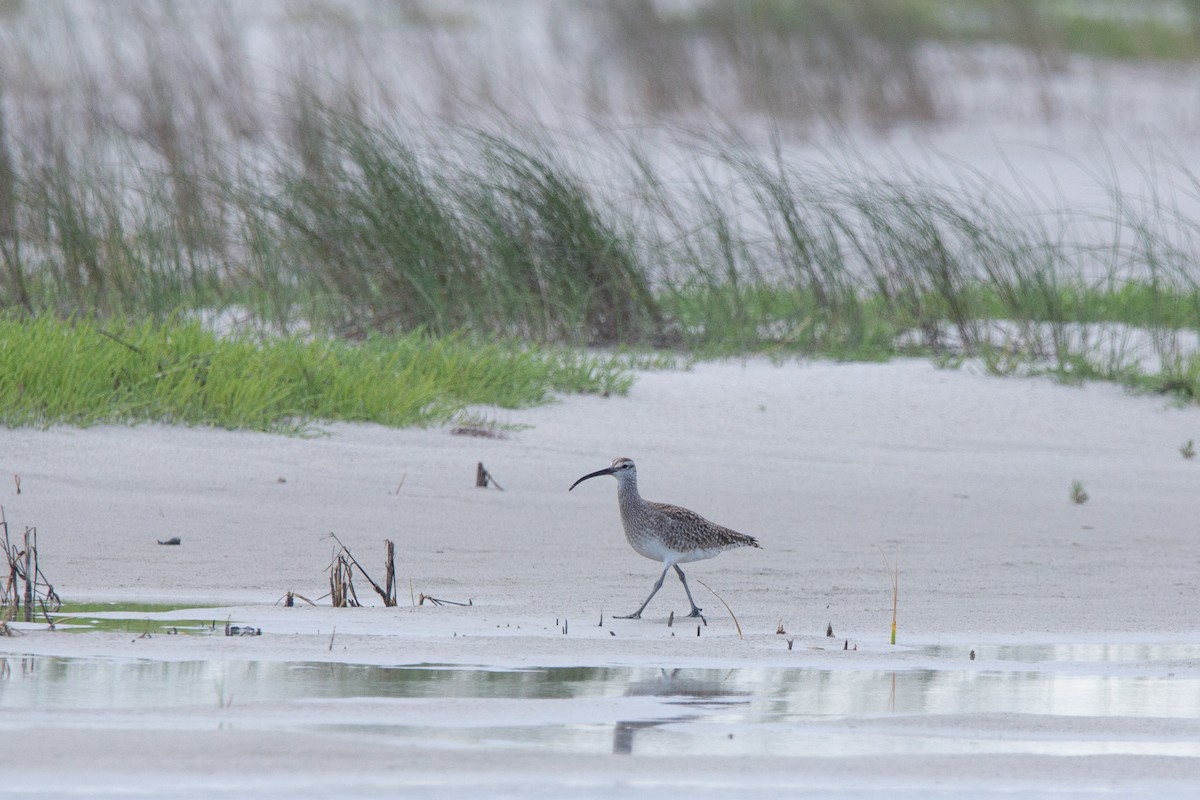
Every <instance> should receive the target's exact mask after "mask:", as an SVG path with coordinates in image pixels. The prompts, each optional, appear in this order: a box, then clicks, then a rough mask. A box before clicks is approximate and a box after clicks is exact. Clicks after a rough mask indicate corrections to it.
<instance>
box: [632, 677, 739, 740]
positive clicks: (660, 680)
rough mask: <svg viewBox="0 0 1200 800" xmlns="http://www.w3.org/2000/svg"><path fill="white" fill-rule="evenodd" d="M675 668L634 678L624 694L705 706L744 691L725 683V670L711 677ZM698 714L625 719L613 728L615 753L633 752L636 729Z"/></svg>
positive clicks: (678, 720) (689, 718)
mask: <svg viewBox="0 0 1200 800" xmlns="http://www.w3.org/2000/svg"><path fill="white" fill-rule="evenodd" d="M681 672H682V671H681V670H678V669H671V670H667V669H664V670H661V671H660V672H659V675H658V676H657V677H655V678H649V679H647V680H641V681H636V682H634V683H632V684H630V685H629V688H628V689H626V690H625V696H626V697H661V698H664V699H668V701H669V702H671V703H672V704H676V705H685V706H690V705H695V706H706V705H710V704H712V703H714V702H718V701H720V700H724V699H726V698H730V697H739V696H743V695H745V694H746V692H731V691H729V690H728V689H727V688H726V686H725V678H726V677H728V674H726V675H725V676H723V677H714V676H712V675H711V673H709V674H702V675H682V674H680V673H681ZM700 716H701V714H699V713H696V714H689V715H686V716H683V717H668V718H664V719H643V720H626V721H621V722H618V723H617V724H616V725H615V726H614V728H613V749H612V751H613V752H614V753H632V752H633V740H634V736H635V735H636V734H637V732H638V731H640V730H643V729H645V728H654V727H657V726H659V725H665V724H667V723H670V722H686V721H688V720H694V719H698V718H700Z"/></svg>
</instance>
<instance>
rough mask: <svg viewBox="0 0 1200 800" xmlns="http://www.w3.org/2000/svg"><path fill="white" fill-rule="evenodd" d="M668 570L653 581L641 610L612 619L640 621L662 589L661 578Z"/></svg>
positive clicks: (665, 575)
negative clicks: (647, 607)
mask: <svg viewBox="0 0 1200 800" xmlns="http://www.w3.org/2000/svg"><path fill="white" fill-rule="evenodd" d="M669 569H670V567H667V568H666V569H664V570H663V571H662V575H659V576H658V580H657V581H655V583H654V588H653V589H651V590H650V596H649V597H647V598H646V602H644V603H642V607H641V608H639V609H638V610H637V611H635V612H633V613H632V614H630V615H629V616H627V617H613V619H641V618H642V612H643V611H645V610H646V606H648V605H650V601H651V600H652V599H654V595H655V594H656V593H657V592H658V590H659V589H661V588H662V582H663V578H665V577H667V570H669ZM676 569H678V567H676ZM686 585H687V584H684V586H686ZM693 605H695V604H694V603H693Z"/></svg>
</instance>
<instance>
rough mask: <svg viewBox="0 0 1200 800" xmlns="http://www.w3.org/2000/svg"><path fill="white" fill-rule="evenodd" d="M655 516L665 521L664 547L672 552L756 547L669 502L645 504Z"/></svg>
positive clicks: (754, 541) (750, 538) (749, 540)
mask: <svg viewBox="0 0 1200 800" xmlns="http://www.w3.org/2000/svg"><path fill="white" fill-rule="evenodd" d="M647 505H649V506H650V508H651V509H653V510H654V513H655V514H659V515H661V516H662V517H664V518H665V519H666V521H667V524H666V527H665V533H666V537H665V538H666V544H667V545H668V546H670V547H671V548H672V549H675V550H679V551H686V550H708V549H711V548H718V549H721V550H728V549H729V548H731V547H760V546H761V545H759V543H758V540H757V539H755V538H754V537H753V536H747V535H746V534H744V533H738V532H737V531H735V530H731V529H729V528H726V527H725V526H724V525H718V524H716V523H715V522H711V521H709V520H707V519H705V518H704V517H702V516H700V515H699V514H697V513H696V512H695V511H690V510H688V509H686V508H682V507H680V506H673V505H670V504H669V503H647Z"/></svg>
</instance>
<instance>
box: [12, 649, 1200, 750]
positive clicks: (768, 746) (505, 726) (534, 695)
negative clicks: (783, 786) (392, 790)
mask: <svg viewBox="0 0 1200 800" xmlns="http://www.w3.org/2000/svg"><path fill="white" fill-rule="evenodd" d="M1154 652H1156V651H1154V650H1145V651H1142V650H1139V651H1137V653H1136V655H1137V657H1138V658H1139V659H1142V657H1143V656H1144V655H1146V654H1153V653H1154ZM1162 654H1165V655H1166V656H1167V657H1175V656H1177V655H1178V654H1177V653H1175V652H1173V651H1170V652H1168V651H1160V655H1162ZM1019 655H1020V656H1021V661H1016V660H1014V661H1012V662H1010V663H1008V664H1007V665H1006V664H1004V663H1002V662H1001V661H1000V660H999V659H998V658H995V657H994V656H993V655H991V654H987V653H986V652H985V653H984V654H983V655H982V656H981V658H980V661H977V662H975V663H974V664H973V665H972V666H970V667H960V664H961V661H958V660H956V661H953V662H950V661H948V663H947V666H946V668H939V669H935V668H925V669H911V670H890V669H889V670H878V669H862V670H860V669H804V668H777V667H764V668H745V667H742V668H737V669H732V670H710V669H685V670H659V669H649V668H628V667H556V668H546V669H488V668H480V667H456V666H446V665H435V664H430V665H419V666H402V667H397V666H372V665H357V664H341V663H317V662H290V663H289V662H267V661H214V662H209V661H181V662H158V661H139V660H119V659H103V658H57V657H51V656H9V657H0V713H2V714H3V715H4V718H5V720H6V721H8V722H9V723H10V724H15V725H20V724H22V720H23V719H33V718H35V717H36V716H37V714H42V713H54V714H55V715H56V717H55V718H56V720H58V724H78V725H81V726H91V725H95V724H98V723H97V721H98V720H99V722H100V723H104V722H105V721H106V720H108V721H109V724H113V723H111V720H113V719H114V718H117V717H120V715H122V714H124V715H125V716H124V717H120V719H122V720H126V721H124V722H122V723H121V724H134V725H151V726H168V727H169V726H172V725H178V724H182V723H181V722H179V720H180V719H187V720H188V721H189V722H188V724H201V725H205V724H214V722H215V723H216V724H226V723H228V722H229V721H230V720H236V722H237V724H238V725H239V726H242V727H257V728H261V729H270V728H272V727H273V726H283V725H286V726H288V727H290V728H296V727H300V728H305V729H309V730H328V731H363V732H372V733H383V734H387V735H391V736H398V737H406V738H411V739H413V740H414V741H421V742H431V741H437V742H442V743H446V744H450V745H454V746H468V747H495V746H506V747H507V746H533V747H539V748H549V749H553V750H557V751H564V752H597V751H599V750H601V749H604V750H608V749H611V751H612V752H616V753H633V754H639V753H678V752H720V753H740V752H745V753H751V752H752V753H756V754H760V755H761V754H774V753H778V754H797V753H802V754H811V755H818V754H827V755H844V754H846V753H847V750H848V748H849V749H851V750H854V749H855V748H857V750H856V751H857V752H864V753H871V752H881V751H886V752H900V751H905V750H904V748H912V747H917V746H918V745H917V744H914V743H920V744H919V747H923V748H925V749H926V751H928V749H929V748H931V747H932V748H935V749H938V750H939V751H942V752H945V751H948V750H947V749H948V748H949V749H951V750H952V749H953V748H954V747H959V746H965V745H963V742H962V741H961V740H960V737H958V736H955V735H945V734H940V733H939V734H936V735H935V734H929V735H927V736H926V737H925V738H924V739H922V738H921V737H920V736H918V737H916V738H914V737H913V736H911V735H909V734H908V732H907V731H899V729H892V728H889V729H888V730H889V733H887V735H883V734H879V733H867V732H866V730H867V728H871V727H872V726H874V727H876V728H878V727H880V726H882V727H885V728H886V727H887V726H888V725H889V724H890V723H889V720H909V721H911V722H905V723H904V727H908V726H910V724H916V725H918V726H919V725H924V724H926V723H923V722H921V720H927V721H929V722H928V725H927V727H931V728H934V727H936V726H937V725H940V724H944V720H946V719H949V718H953V717H954V716H955V715H967V716H971V715H974V716H971V718H977V717H978V715H991V714H996V715H1009V716H1010V717H1011V716H1012V715H1029V716H1030V718H1031V719H1034V718H1036V719H1042V720H1046V719H1047V718H1058V719H1067V718H1085V719H1092V718H1110V719H1113V720H1115V721H1116V723H1114V725H1113V726H1112V728H1113V730H1120V729H1121V725H1120V720H1123V719H1126V718H1136V719H1140V720H1146V719H1149V718H1161V719H1172V718H1173V719H1176V720H1190V721H1191V723H1189V724H1194V719H1193V717H1194V710H1195V709H1196V708H1200V677H1198V676H1197V674H1196V671H1195V670H1190V671H1185V672H1184V673H1183V674H1182V675H1181V676H1180V677H1174V676H1172V675H1170V674H1168V673H1166V672H1161V673H1160V674H1157V675H1147V674H1125V673H1121V672H1117V673H1111V672H1106V671H1104V670H1099V669H1097V670H1092V671H1091V672H1088V673H1083V674H1079V673H1075V672H1071V671H1062V670H1059V671H1054V670H1038V669H1033V668H1030V667H1029V666H1028V662H1029V659H1030V655H1029V654H1028V653H1021V654H1019ZM1084 655H1087V653H1086V652H1085V653H1084ZM1143 660H1144V659H1143ZM1005 667H1008V668H1005ZM184 710H186V713H183V712H184ZM14 712H29V713H27V714H25V715H22V714H20V713H14ZM35 712H36V713H35ZM114 715H116V716H114ZM914 718H915V719H914ZM128 720H132V721H131V722H130V721H128ZM64 721H65V722H64ZM846 721H849V722H852V723H853V724H852V725H850V726H846V725H842V724H841V723H843V722H846ZM833 723H838V725H835V726H834V727H833V728H831V727H830V725H831V724H833ZM24 724H36V723H35V722H27V723H24ZM1028 724H1029V725H1030V728H1031V731H1032V730H1033V729H1036V728H1038V727H1039V726H1040V725H1042V724H1043V723H1036V724H1035V723H1028ZM1179 724H1183V723H1182V722H1181V723H1179ZM830 730H833V731H835V732H837V733H838V734H839V735H838V736H834V737H832V738H830ZM893 730H895V731H899V732H892V731H893ZM780 732H785V733H789V734H791V735H783V736H781V735H779V734H780ZM1197 732H1200V731H1197ZM735 735H736V738H735ZM1043 738H1044V737H1043ZM1085 738H1086V741H1084V740H1082V739H1081V740H1080V742H1075V743H1074V744H1072V747H1075V750H1072V751H1071V752H1082V751H1081V750H1080V749H1079V748H1084V751H1086V752H1089V753H1090V752H1102V753H1110V752H1130V748H1134V747H1143V746H1148V745H1145V743H1142V744H1130V743H1129V742H1127V741H1125V740H1124V739H1121V738H1120V737H1117V736H1116V734H1112V735H1111V736H1109V737H1108V738H1105V737H1104V736H1099V737H1096V736H1092V737H1090V738H1087V737H1085ZM1195 738H1196V737H1193V741H1191V742H1190V744H1189V747H1190V748H1191V749H1190V750H1188V749H1187V748H1184V749H1185V750H1186V752H1175V751H1171V752H1172V754H1175V755H1188V756H1196V757H1200V743H1197V742H1196V741H1195V740H1194V739H1195ZM993 739H994V741H991V743H990V744H989V747H991V748H992V749H996V748H1000V749H1003V748H1007V747H1014V746H1018V745H1019V744H1020V741H1025V740H1021V739H1020V737H1017V739H1016V740H1014V739H1012V738H1011V737H1001V736H997V737H993ZM1036 741H1042V740H1041V739H1039V738H1038V737H1037V736H1033V735H1032V734H1031V738H1029V739H1028V742H1036ZM1014 742H1016V744H1014ZM1043 744H1044V742H1043ZM1176 745H1179V742H1178V741H1176V742H1174V743H1172V742H1169V741H1160V742H1159V743H1158V745H1156V746H1158V747H1159V749H1160V750H1161V749H1162V748H1164V747H1165V748H1167V749H1168V750H1169V749H1170V747H1175V746H1176ZM1029 746H1030V747H1040V745H1036V744H1030V745H1029ZM1114 748H1115V749H1114ZM1177 749H1178V748H1177V747H1176V750H1177ZM825 750H828V751H829V752H828V753H825V752H824V751H825ZM1193 751H1195V752H1193ZM1039 752H1040V750H1039ZM1163 752H1164V753H1165V752H1167V751H1166V750H1163Z"/></svg>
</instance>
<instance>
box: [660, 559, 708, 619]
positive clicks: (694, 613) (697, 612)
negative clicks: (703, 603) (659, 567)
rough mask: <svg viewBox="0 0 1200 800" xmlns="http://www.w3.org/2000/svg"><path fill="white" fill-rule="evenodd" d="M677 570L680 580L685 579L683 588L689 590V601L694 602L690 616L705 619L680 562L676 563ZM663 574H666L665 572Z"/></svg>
mask: <svg viewBox="0 0 1200 800" xmlns="http://www.w3.org/2000/svg"><path fill="white" fill-rule="evenodd" d="M675 571H676V572H678V573H679V580H681V581H683V590H684V591H685V592H687V596H688V602H689V603H691V604H692V613H690V614H688V616H689V617H699V618H700V619H704V615H703V614H701V613H700V606H698V605H696V601H695V600H693V599H692V590H691V589H689V588H688V585H687V578H685V577H683V570H681V569H680V568H679V565H678V564H676V565H675ZM663 574H664V575H666V573H665V572H664V573H663ZM647 602H648V601H647Z"/></svg>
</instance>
